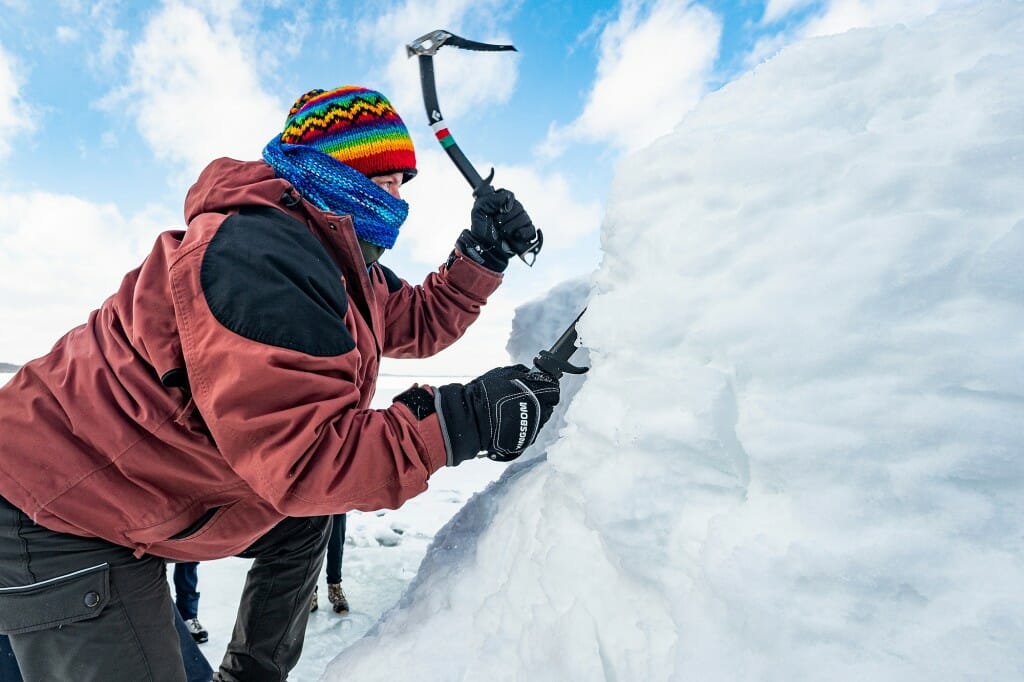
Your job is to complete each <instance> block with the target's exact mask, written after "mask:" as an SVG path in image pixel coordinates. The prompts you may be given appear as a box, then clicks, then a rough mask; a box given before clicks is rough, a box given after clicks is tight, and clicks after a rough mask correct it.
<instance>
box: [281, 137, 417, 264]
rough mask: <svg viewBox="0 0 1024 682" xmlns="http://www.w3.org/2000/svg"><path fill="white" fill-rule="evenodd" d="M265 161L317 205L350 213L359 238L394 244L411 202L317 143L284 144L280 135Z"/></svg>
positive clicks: (372, 241)
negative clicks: (314, 144)
mask: <svg viewBox="0 0 1024 682" xmlns="http://www.w3.org/2000/svg"><path fill="white" fill-rule="evenodd" d="M263 159H264V160H265V161H266V162H267V163H269V164H270V166H271V167H272V168H273V169H274V171H275V172H276V173H277V175H278V176H279V177H281V178H284V179H285V180H287V181H288V182H290V183H292V185H293V186H294V187H295V189H297V190H298V191H299V194H301V195H302V196H303V197H305V198H306V199H307V200H309V201H310V202H311V203H312V204H313V205H314V206H316V207H317V208H319V209H321V210H323V211H328V212H329V213H337V214H348V215H350V216H352V222H353V223H354V224H355V228H356V236H357V237H359V238H360V239H362V240H363V241H366V242H369V243H371V244H376V245H377V246H382V247H384V248H385V249H390V248H391V247H392V246H394V245H395V240H396V239H398V228H399V227H401V226H402V223H404V222H405V218H406V216H408V215H409V204H407V203H406V202H404V201H402V200H401V199H396V198H395V197H393V196H391V195H390V194H388V193H387V192H385V191H384V190H383V189H381V188H380V187H378V186H377V185H376V184H374V183H373V181H371V180H370V179H369V178H368V177H366V176H365V175H363V174H362V173H360V172H359V171H357V170H355V169H354V168H350V167H348V166H346V165H345V164H343V163H342V162H340V161H338V160H337V159H335V158H333V157H331V156H328V155H327V154H324V153H323V152H321V151H320V150H319V149H315V148H314V147H308V146H306V145H300V144H285V143H283V142H281V139H280V137H279V136H275V137H274V139H272V140H271V141H270V142H268V143H267V146H266V147H264V148H263Z"/></svg>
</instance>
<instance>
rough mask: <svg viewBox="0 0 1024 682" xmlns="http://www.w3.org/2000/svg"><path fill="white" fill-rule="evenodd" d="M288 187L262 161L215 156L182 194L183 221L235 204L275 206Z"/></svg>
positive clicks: (285, 181) (235, 206)
mask: <svg viewBox="0 0 1024 682" xmlns="http://www.w3.org/2000/svg"><path fill="white" fill-rule="evenodd" d="M290 187H291V184H290V183H289V182H288V181H287V180H283V179H281V178H278V177H276V176H275V174H274V169H273V168H271V167H270V166H269V165H268V164H267V163H266V162H264V161H238V160H237V159H229V158H226V157H225V158H220V159H215V160H214V161H211V162H210V164H209V165H208V166H207V167H206V168H204V169H203V172H202V173H200V174H199V178H198V179H197V180H196V182H195V184H194V185H192V187H191V188H190V189H189V190H188V194H186V195H185V224H188V223H191V222H192V219H193V218H195V217H196V216H197V215H200V214H202V213H225V212H227V210H228V209H233V208H237V207H239V206H253V205H266V206H278V205H279V203H280V199H281V195H282V194H284V192H285V191H286V190H288V189H289V188H290Z"/></svg>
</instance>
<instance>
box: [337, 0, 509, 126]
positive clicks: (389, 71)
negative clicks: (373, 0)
mask: <svg viewBox="0 0 1024 682" xmlns="http://www.w3.org/2000/svg"><path fill="white" fill-rule="evenodd" d="M505 4H506V3H503V2H501V0H475V1H474V0H434V1H432V2H420V1H418V0H406V1H405V2H404V3H402V4H401V5H399V6H398V7H395V8H394V9H392V10H390V11H388V12H386V13H385V14H383V15H380V16H378V17H376V18H374V19H373V20H372V21H366V22H362V23H361V24H359V26H358V27H357V29H356V34H357V35H358V36H359V37H360V39H361V41H362V44H363V46H364V47H365V48H369V49H376V51H377V52H379V54H380V55H381V56H382V57H383V59H384V62H383V63H384V66H383V69H382V74H381V77H382V78H383V80H384V83H383V84H381V85H380V87H379V89H380V90H382V91H384V92H385V94H386V95H387V96H388V98H389V99H391V101H392V102H393V103H394V105H395V108H396V109H398V111H402V112H405V111H409V112H413V111H416V112H419V111H422V109H423V102H422V100H421V99H420V79H419V65H418V64H417V60H416V59H415V58H409V57H408V56H407V55H406V51H405V45H406V44H407V43H409V42H411V41H412V40H414V39H416V38H418V37H420V36H421V35H422V34H423V33H424V32H425V30H433V28H437V29H446V30H448V31H450V32H452V33H454V34H456V35H460V36H462V37H463V38H467V39H470V40H477V41H481V42H487V43H495V44H508V43H511V42H512V41H511V39H510V38H509V36H508V35H507V34H505V33H502V32H500V31H499V30H498V29H497V28H496V26H497V19H498V18H499V17H500V16H501V12H502V8H503V7H504V6H505ZM431 27H432V28H431ZM434 62H435V64H434V68H435V74H436V78H437V90H438V93H440V100H441V102H440V103H441V111H442V113H443V114H444V116H445V118H446V119H448V120H451V119H454V118H457V117H458V116H460V115H462V114H465V113H466V112H467V111H470V110H472V109H473V108H474V107H476V106H477V105H480V104H484V103H488V104H492V105H493V104H495V103H501V102H505V101H507V100H508V98H509V97H510V96H511V94H512V92H513V90H514V89H515V86H516V82H517V80H518V77H519V57H518V54H517V53H515V52H512V53H495V54H491V55H486V54H481V53H478V52H466V51H464V50H458V49H455V48H451V47H446V48H442V49H441V51H440V52H438V56H437V57H435V59H434ZM359 85H368V86H369V87H374V86H373V85H369V84H365V83H360V84H359Z"/></svg>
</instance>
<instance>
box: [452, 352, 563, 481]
mask: <svg viewBox="0 0 1024 682" xmlns="http://www.w3.org/2000/svg"><path fill="white" fill-rule="evenodd" d="M436 391H437V393H436V404H437V412H438V416H439V417H440V421H441V431H442V433H443V435H444V440H445V445H446V446H447V448H448V466H455V465H456V464H459V463H460V462H464V461H466V460H467V459H473V458H474V457H476V456H477V455H478V454H479V453H480V452H481V451H485V452H486V453H487V456H488V457H489V458H491V459H493V460H496V461H499V462H509V461H511V460H513V459H515V458H516V457H518V456H519V455H521V454H523V450H525V449H526V448H527V447H529V446H530V445H532V444H533V441H534V440H536V439H537V433H538V432H539V431H540V429H541V427H542V426H544V424H545V423H546V422H547V421H548V419H550V418H551V412H552V411H553V410H554V408H555V405H557V404H558V399H559V387H558V382H557V381H556V380H555V379H553V378H552V377H550V376H549V375H547V374H545V373H544V372H538V371H536V370H530V369H528V368H527V367H525V366H524V365H512V366H510V367H499V368H497V369H492V370H491V371H489V372H487V373H486V374H483V375H482V376H480V377H478V378H476V379H473V380H472V381H470V382H469V383H467V384H465V385H463V384H447V385H446V386H441V387H440V388H438V389H436Z"/></svg>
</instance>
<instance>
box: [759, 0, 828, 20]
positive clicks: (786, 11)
mask: <svg viewBox="0 0 1024 682" xmlns="http://www.w3.org/2000/svg"><path fill="white" fill-rule="evenodd" d="M818 1H819V0H768V4H767V5H766V6H765V8H764V16H763V17H762V18H761V22H762V23H765V24H770V23H773V22H776V21H778V20H780V19H784V18H786V17H787V16H789V15H790V14H792V13H793V12H796V11H798V10H801V9H803V8H805V7H809V6H811V5H813V4H815V3H816V2H818Z"/></svg>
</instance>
